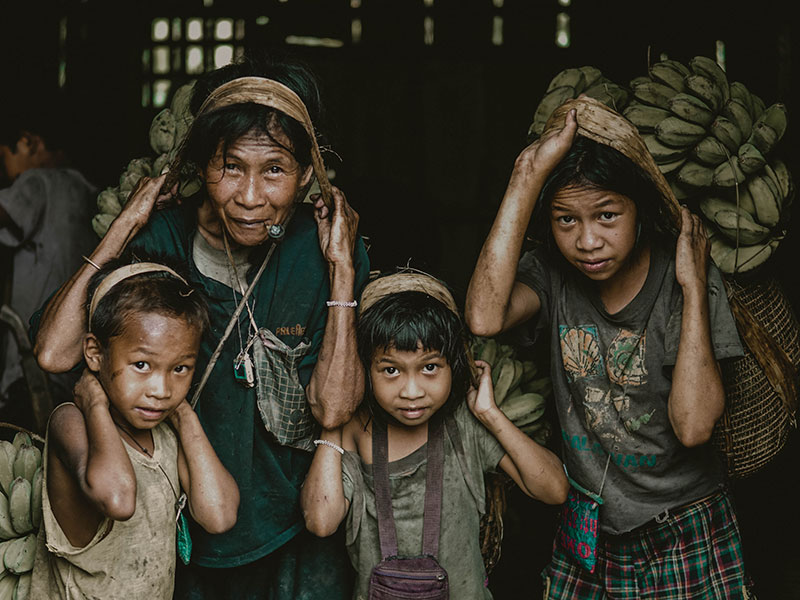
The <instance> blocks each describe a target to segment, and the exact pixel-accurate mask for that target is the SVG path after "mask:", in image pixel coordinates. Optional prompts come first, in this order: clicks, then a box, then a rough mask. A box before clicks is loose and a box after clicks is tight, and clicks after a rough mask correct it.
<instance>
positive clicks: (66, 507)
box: [31, 263, 239, 600]
mask: <svg viewBox="0 0 800 600" xmlns="http://www.w3.org/2000/svg"><path fill="white" fill-rule="evenodd" d="M91 287H92V288H94V291H93V292H92V293H91V295H90V297H91V303H90V307H89V333H88V334H87V335H86V337H85V339H84V348H83V354H84V358H85V360H86V364H87V367H88V369H87V370H86V371H84V374H83V376H82V378H81V379H80V381H79V382H78V384H77V385H76V386H75V393H74V403H65V404H63V405H61V406H59V407H58V408H57V409H56V410H54V411H53V413H52V415H51V417H50V422H49V426H48V432H47V444H46V448H45V453H44V454H45V462H44V468H45V475H44V484H43V491H42V508H43V516H42V524H43V527H42V528H41V530H40V534H39V551H38V553H37V557H36V564H35V566H34V574H33V584H32V590H31V597H32V598H34V599H37V598H41V599H45V598H47V599H53V598H83V597H87V598H123V597H124V598H147V599H148V600H155V599H162V598H163V599H165V600H166V599H169V598H172V592H173V582H174V573H175V555H176V522H177V523H178V524H179V526H180V525H181V524H182V523H183V522H182V519H181V515H180V512H181V510H182V509H183V507H184V504H186V505H187V506H188V510H189V511H191V514H192V517H193V518H194V519H195V520H196V521H197V522H198V523H199V524H200V525H202V526H203V527H204V528H205V529H206V530H207V531H209V532H210V533H222V532H224V531H227V530H228V529H230V528H231V527H233V525H234V524H235V523H236V515H237V510H238V505H239V491H238V488H237V486H236V482H235V481H234V480H233V478H232V477H231V475H230V474H229V473H228V471H227V470H226V469H225V467H224V466H223V465H222V463H221V462H220V461H219V459H218V458H217V455H216V454H215V452H214V450H213V449H212V447H211V444H210V443H209V441H208V439H207V438H206V435H205V433H204V431H203V429H202V427H201V426H200V422H199V421H198V419H197V416H196V415H195V413H194V410H192V407H191V406H190V405H189V404H188V403H187V401H186V395H187V393H188V391H189V386H190V384H191V382H192V376H193V374H194V367H195V361H196V359H197V353H198V349H199V346H200V340H201V338H202V336H203V332H204V330H205V329H206V328H207V326H208V313H207V308H206V305H205V303H204V301H203V300H202V298H201V297H200V295H199V293H196V292H194V290H192V289H191V288H190V287H189V286H188V285H187V284H186V282H185V280H184V279H183V278H182V277H181V276H180V275H178V274H177V273H176V272H175V271H174V270H172V269H170V268H168V267H166V266H164V265H161V264H156V263H133V264H127V265H124V266H118V267H117V268H114V265H108V266H106V267H105V268H103V269H102V270H100V271H99V272H98V273H97V274H96V275H95V276H94V278H93V281H92V286H91ZM181 490H183V491H184V493H183V494H182V493H181ZM187 500H188V502H187ZM184 542H185V540H184ZM184 547H185V544H184ZM181 558H182V559H187V557H185V556H183V553H182V556H181Z"/></svg>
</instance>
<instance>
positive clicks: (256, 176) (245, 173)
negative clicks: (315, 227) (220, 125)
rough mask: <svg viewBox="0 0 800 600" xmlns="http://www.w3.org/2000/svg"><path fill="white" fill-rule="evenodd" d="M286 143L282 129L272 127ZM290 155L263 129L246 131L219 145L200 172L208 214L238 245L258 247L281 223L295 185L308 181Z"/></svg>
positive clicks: (308, 175) (296, 191)
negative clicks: (260, 130)
mask: <svg viewBox="0 0 800 600" xmlns="http://www.w3.org/2000/svg"><path fill="white" fill-rule="evenodd" d="M271 133H272V136H273V137H274V138H275V140H277V141H278V142H279V143H281V144H284V145H285V146H287V147H290V144H289V139H288V138H287V137H286V135H285V134H284V133H283V132H281V131H273V132H271ZM311 174H312V169H311V167H308V168H306V169H303V168H301V167H300V164H299V163H298V162H297V161H296V160H295V158H294V156H292V154H291V153H290V152H289V151H288V150H286V148H282V147H281V146H279V145H277V144H275V142H274V141H273V140H271V139H270V138H269V136H267V135H266V134H264V133H256V132H250V133H248V134H245V135H244V136H242V137H241V138H239V139H238V140H236V142H234V143H233V144H231V145H230V146H229V147H228V151H227V154H226V155H224V156H223V152H222V144H221V143H220V146H219V148H217V153H216V154H215V155H214V156H213V157H212V159H211V160H210V161H209V163H208V165H207V167H206V169H205V171H204V173H203V175H204V179H205V183H206V189H207V191H208V198H209V203H210V208H211V212H212V214H213V216H214V217H215V218H216V219H217V220H218V221H219V222H220V223H221V224H222V225H223V226H224V227H225V229H226V231H227V232H228V234H229V235H230V237H231V238H232V240H233V242H234V243H235V244H236V245H239V246H258V245H259V244H262V243H264V242H266V241H267V240H268V239H269V233H268V231H269V227H270V226H271V225H273V224H276V223H283V222H284V221H285V219H286V215H287V213H288V212H289V208H290V207H291V205H292V203H293V202H294V201H295V200H297V197H298V194H299V191H300V189H301V188H302V187H303V186H304V185H306V184H307V183H308V182H309V181H310V180H311Z"/></svg>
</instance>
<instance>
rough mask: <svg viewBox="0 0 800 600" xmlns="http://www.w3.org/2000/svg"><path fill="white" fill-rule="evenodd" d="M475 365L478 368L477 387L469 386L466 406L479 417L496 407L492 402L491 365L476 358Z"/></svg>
mask: <svg viewBox="0 0 800 600" xmlns="http://www.w3.org/2000/svg"><path fill="white" fill-rule="evenodd" d="M475 366H477V367H478V368H479V369H480V372H481V374H480V377H479V378H478V389H475V388H474V387H471V388H470V389H469V391H468V392H467V406H469V409H470V410H471V411H472V414H473V415H475V416H476V417H478V419H480V418H481V416H482V415H485V414H487V413H490V412H491V411H492V410H494V409H496V408H497V404H495V402H494V386H493V385H492V367H491V366H490V365H489V363H487V362H486V361H483V360H476V361H475Z"/></svg>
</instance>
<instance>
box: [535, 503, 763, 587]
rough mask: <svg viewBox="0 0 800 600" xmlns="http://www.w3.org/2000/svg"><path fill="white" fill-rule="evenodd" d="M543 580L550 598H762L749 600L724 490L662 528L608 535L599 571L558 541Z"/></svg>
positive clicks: (603, 539)
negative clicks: (584, 564)
mask: <svg viewBox="0 0 800 600" xmlns="http://www.w3.org/2000/svg"><path fill="white" fill-rule="evenodd" d="M557 539H558V538H556V540H557ZM542 576H543V577H544V580H545V582H544V587H545V593H544V599H545V600H566V599H569V600H718V599H730V600H733V599H737V600H742V599H747V598H751V599H754V598H755V596H753V595H752V594H750V595H748V594H749V592H748V591H747V587H749V585H748V584H749V581H748V580H747V578H746V576H745V573H744V566H743V562H742V552H741V543H740V537H739V527H738V524H737V522H736V516H735V514H734V512H733V508H732V506H731V504H730V499H729V498H728V495H727V493H725V492H720V493H718V494H715V495H713V496H711V497H709V498H706V499H703V500H700V501H698V502H695V503H693V504H691V505H689V506H686V507H683V508H680V509H676V510H675V512H674V513H673V512H672V511H670V512H669V516H668V517H667V518H666V520H665V521H664V522H663V523H653V524H651V525H646V526H644V527H643V528H639V529H637V530H634V531H633V532H631V533H628V534H625V535H620V536H611V535H604V534H602V533H601V534H600V537H599V539H598V544H597V566H596V568H595V572H594V573H590V572H589V571H587V570H586V569H584V568H582V567H581V566H579V565H578V564H577V563H576V562H574V561H573V560H572V559H571V558H570V557H569V556H567V555H566V554H565V553H564V552H563V551H562V550H561V548H560V547H559V545H558V543H557V541H556V543H555V544H554V546H553V558H552V560H551V563H550V565H548V566H547V567H546V568H545V570H544V572H543V573H542Z"/></svg>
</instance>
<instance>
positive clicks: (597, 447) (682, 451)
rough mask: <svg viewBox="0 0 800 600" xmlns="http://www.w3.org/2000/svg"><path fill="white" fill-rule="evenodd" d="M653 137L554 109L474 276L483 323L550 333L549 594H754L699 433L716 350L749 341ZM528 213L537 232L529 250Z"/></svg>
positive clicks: (711, 398)
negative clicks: (556, 492)
mask: <svg viewBox="0 0 800 600" xmlns="http://www.w3.org/2000/svg"><path fill="white" fill-rule="evenodd" d="M556 119H558V121H556ZM579 127H580V128H581V129H578V128H579ZM576 132H578V134H579V135H577V136H576ZM612 146H613V147H612ZM644 148H645V147H644V144H643V143H642V140H641V138H639V136H638V134H637V132H636V129H635V128H634V127H633V126H631V125H630V124H629V123H627V122H626V121H625V120H624V119H622V117H620V116H619V115H617V114H616V113H614V112H613V111H611V110H609V109H607V108H606V107H604V106H603V105H601V104H600V103H598V102H595V101H592V100H591V99H584V98H579V99H577V100H575V101H572V102H571V103H570V104H569V105H567V106H565V107H562V108H561V109H559V113H558V116H555V115H554V117H552V119H551V127H550V128H548V133H547V134H546V135H543V136H542V137H541V138H540V139H539V140H538V141H536V142H534V143H533V144H531V145H530V146H528V148H526V149H525V150H524V151H523V152H522V153H521V154H520V156H519V157H518V158H517V161H516V164H515V167H514V172H513V174H512V177H511V181H510V183H509V185H508V189H507V190H506V194H505V197H504V198H503V202H502V204H501V206H500V209H499V211H498V215H497V217H496V219H495V222H494V225H493V227H492V229H491V231H490V233H489V237H488V239H487V240H486V242H485V244H484V247H483V249H482V251H481V254H480V256H479V258H478V263H477V266H476V268H475V272H474V274H473V276H472V280H471V282H470V287H469V291H468V298H467V309H466V318H467V323H468V324H469V326H470V327H471V329H472V331H473V332H475V333H477V334H482V335H494V334H496V333H497V332H499V331H501V330H506V329H509V328H511V327H514V326H516V325H520V324H523V323H531V324H532V325H533V326H534V327H532V328H531V331H532V333H534V334H535V333H536V332H541V331H544V332H547V333H549V336H550V338H549V339H550V340H551V365H552V366H551V375H552V378H553V382H554V383H553V385H554V391H555V398H556V405H557V411H558V415H559V420H560V423H561V428H562V437H563V453H564V462H565V464H566V467H567V469H568V474H569V476H570V483H571V484H572V489H571V491H570V497H569V500H568V502H567V503H566V504H565V511H564V514H563V520H562V522H561V526H560V528H559V530H558V533H557V539H556V541H555V543H554V550H553V557H552V562H551V564H550V566H549V567H548V568H547V569H546V570H545V572H544V576H545V583H546V587H547V591H546V598H554V599H555V598H559V599H560V598H576V599H589V598H591V599H601V598H608V597H613V598H630V599H633V598H658V599H659V600H668V599H672V598H681V599H686V598H694V599H698V600H699V599H701V598H702V599H704V600H708V599H712V598H742V597H745V596H744V594H745V591H744V588H745V577H744V570H743V566H742V553H741V548H740V538H739V532H738V528H737V524H736V519H735V516H734V512H733V509H732V507H731V503H730V500H729V498H728V495H727V493H726V492H725V489H724V486H723V472H722V470H721V468H720V465H719V464H718V461H717V457H716V456H715V452H714V449H713V448H712V446H711V445H710V444H708V443H707V442H708V440H709V438H710V436H711V433H712V430H713V428H714V424H715V422H716V420H717V419H718V418H719V417H720V415H721V414H722V411H723V408H724V402H725V395H724V389H723V385H722V380H721V377H720V370H719V367H718V364H717V361H718V360H721V359H725V358H728V357H732V356H737V355H740V354H741V344H740V341H739V337H738V334H737V331H736V326H735V323H734V321H733V318H732V316H731V312H730V309H729V307H728V304H727V300H726V295H725V289H724V284H723V281H722V279H721V276H720V274H719V272H718V270H717V269H716V268H715V267H714V266H713V265H710V264H709V260H708V256H709V243H708V240H707V239H706V235H705V230H704V227H703V225H702V223H701V222H700V220H699V218H698V217H697V216H693V215H691V214H690V212H689V210H688V209H687V208H685V207H684V208H683V209H682V210H680V211H679V210H678V208H677V205H676V204H675V200H674V198H673V197H672V195H671V192H670V191H669V188H668V186H667V185H666V182H665V181H664V180H663V178H662V177H661V175H660V173H659V172H658V170H657V168H656V166H655V164H654V163H653V162H652V160H651V159H649V155H647V152H646V150H645V149H644ZM618 149H622V150H625V151H626V153H625V154H623V153H622V152H621V151H620V150H618ZM532 214H533V218H531V215H532ZM675 217H677V219H676V218H675ZM678 219H679V220H678ZM529 221H530V222H531V227H532V228H533V230H534V234H535V237H536V239H538V240H539V241H540V242H542V243H541V244H540V246H539V247H538V248H536V249H534V250H532V251H530V252H527V253H525V254H524V255H523V256H522V259H521V260H519V256H520V253H521V250H522V244H523V239H524V237H525V233H526V229H527V228H528V224H529ZM678 230H679V232H678ZM518 261H519V264H518V266H517V263H518ZM598 508H599V510H597V509H598ZM598 513H599V514H598ZM598 516H599V527H598V521H597V518H598ZM582 524H588V525H589V527H584V528H582V527H581V525H582ZM598 528H599V536H598V533H597V531H598Z"/></svg>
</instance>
